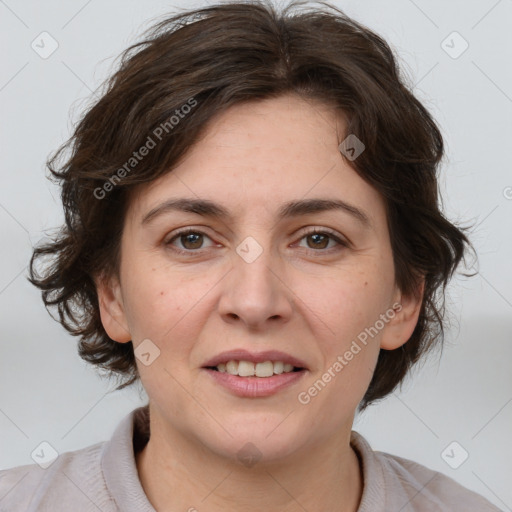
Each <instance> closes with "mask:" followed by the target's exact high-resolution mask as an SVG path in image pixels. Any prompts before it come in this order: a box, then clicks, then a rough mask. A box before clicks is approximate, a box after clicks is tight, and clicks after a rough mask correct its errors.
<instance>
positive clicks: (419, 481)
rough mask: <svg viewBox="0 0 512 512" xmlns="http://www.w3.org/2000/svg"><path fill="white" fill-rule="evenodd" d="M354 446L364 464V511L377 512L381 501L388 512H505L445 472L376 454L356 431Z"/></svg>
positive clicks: (384, 454)
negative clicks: (371, 511) (390, 511)
mask: <svg viewBox="0 0 512 512" xmlns="http://www.w3.org/2000/svg"><path fill="white" fill-rule="evenodd" d="M351 444H352V445H353V446H354V448H355V449H356V451H358V452H359V454H360V457H361V458H362V462H363V474H364V478H365V482H364V490H363V500H362V503H361V507H360V511H361V512H366V511H367V510H375V508H373V507H374V505H376V503H377V502H378V501H381V505H379V506H378V507H382V508H378V510H381V509H382V510H386V511H387V510H401V511H402V512H425V511H429V512H501V511H500V509H499V508H497V507H496V506H495V505H493V504H492V503H490V502H489V501H488V500H487V499H485V498H484V497H483V496H481V495H479V494H477V493H476V492H473V491H471V490H469V489H467V488H466V487H464V486H462V485H461V484H459V483H458V482H456V481H455V480H454V479H453V478H450V477H448V476H446V475H444V474H443V473H440V472H438V471H434V470H432V469H430V468H428V467H426V466H423V465H421V464H418V463H417V462H414V461H412V460H408V459H404V458H402V457H399V456H397V455H392V454H390V453H385V452H380V451H373V450H372V449H371V447H370V445H369V443H368V442H367V441H366V439H364V437H363V436H361V434H359V433H357V432H353V434H352V438H351ZM384 503H385V505H383V504H384ZM365 507H366V508H365Z"/></svg>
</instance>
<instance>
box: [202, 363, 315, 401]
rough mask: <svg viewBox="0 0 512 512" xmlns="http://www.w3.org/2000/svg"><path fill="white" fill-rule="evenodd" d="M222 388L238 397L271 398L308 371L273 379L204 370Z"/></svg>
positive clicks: (275, 376)
mask: <svg viewBox="0 0 512 512" xmlns="http://www.w3.org/2000/svg"><path fill="white" fill-rule="evenodd" d="M204 370H205V371H206V372H208V373H209V374H210V375H211V377H212V378H213V379H214V380H215V381H216V382H217V383H218V384H220V385H221V386H223V387H224V388H226V389H228V390H229V391H231V392H233V393H234V394H235V395H237V396H241V397H248V398H257V397H263V396H270V395H273V394H275V393H277V392H278V391H281V390H283V389H286V388H287V387H289V386H291V385H293V384H295V383H296V382H298V381H299V380H300V379H302V377H303V376H304V374H305V373H306V370H301V371H299V372H288V373H281V374H279V375H273V376H272V377H239V376H238V375H231V374H230V373H225V372H224V373H223V372H219V371H217V370H211V369H209V368H204Z"/></svg>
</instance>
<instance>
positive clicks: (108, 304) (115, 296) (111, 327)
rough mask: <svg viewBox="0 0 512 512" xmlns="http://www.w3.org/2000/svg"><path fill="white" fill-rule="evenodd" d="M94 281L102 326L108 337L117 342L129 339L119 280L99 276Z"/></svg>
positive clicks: (124, 341) (125, 341)
mask: <svg viewBox="0 0 512 512" xmlns="http://www.w3.org/2000/svg"><path fill="white" fill-rule="evenodd" d="M94 282H95V284H96V292H97V294H98V304H99V308H100V316H101V323H102V324H103V328H104V329H105V331H106V332H107V334H108V335H109V337H110V338H112V339H113V340H115V341H118V342H119V343H127V342H128V341H131V335H130V331H129V329H128V324H127V321H126V315H125V309H124V304H123V297H122V294H121V284H120V283H119V280H118V279H117V278H116V277H104V276H100V277H97V278H95V279H94Z"/></svg>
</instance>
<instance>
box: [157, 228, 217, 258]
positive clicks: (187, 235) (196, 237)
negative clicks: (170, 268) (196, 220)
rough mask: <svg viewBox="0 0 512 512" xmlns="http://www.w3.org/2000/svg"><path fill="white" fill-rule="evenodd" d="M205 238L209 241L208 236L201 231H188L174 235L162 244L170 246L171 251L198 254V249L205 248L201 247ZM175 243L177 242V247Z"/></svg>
mask: <svg viewBox="0 0 512 512" xmlns="http://www.w3.org/2000/svg"><path fill="white" fill-rule="evenodd" d="M205 238H206V239H209V240H211V239H210V237H209V236H208V235H206V234H205V233H203V232H201V231H197V230H192V229H188V230H186V231H180V232H179V233H176V234H175V235H174V236H173V237H172V238H170V239H169V240H167V241H166V242H164V244H165V245H166V246H171V247H172V249H173V250H175V251H177V252H179V253H186V252H199V251H198V249H204V248H205V247H203V246H204V241H205ZM175 242H179V246H176V245H175ZM211 245H213V244H211Z"/></svg>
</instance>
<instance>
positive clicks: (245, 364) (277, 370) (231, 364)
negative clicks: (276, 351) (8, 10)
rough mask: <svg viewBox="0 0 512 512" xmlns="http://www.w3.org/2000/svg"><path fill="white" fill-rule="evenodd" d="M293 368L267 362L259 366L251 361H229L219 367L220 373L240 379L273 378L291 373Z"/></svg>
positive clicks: (288, 365) (280, 363)
mask: <svg viewBox="0 0 512 512" xmlns="http://www.w3.org/2000/svg"><path fill="white" fill-rule="evenodd" d="M293 368H294V366H293V365H292V364H290V363H286V364H285V363H283V362H282V361H274V362H272V361H265V362H264V363H257V364H254V363H253V362H251V361H228V362H226V363H220V364H218V365H217V370H218V371H219V372H221V373H229V374H230V375H238V376H240V377H254V376H256V377H272V375H279V374H281V373H289V372H291V371H293Z"/></svg>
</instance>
